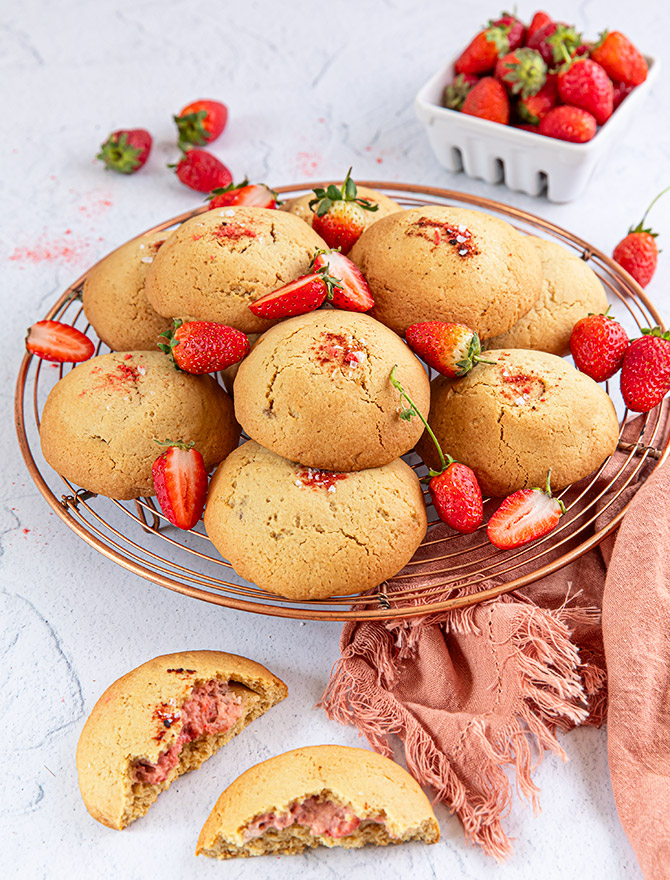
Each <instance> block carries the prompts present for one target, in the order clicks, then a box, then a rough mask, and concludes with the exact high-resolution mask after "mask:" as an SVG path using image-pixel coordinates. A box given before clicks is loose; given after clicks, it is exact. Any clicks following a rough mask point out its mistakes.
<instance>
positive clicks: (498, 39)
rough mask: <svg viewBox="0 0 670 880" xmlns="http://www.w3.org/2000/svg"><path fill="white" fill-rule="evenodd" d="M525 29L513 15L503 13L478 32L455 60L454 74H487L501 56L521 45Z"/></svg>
mask: <svg viewBox="0 0 670 880" xmlns="http://www.w3.org/2000/svg"><path fill="white" fill-rule="evenodd" d="M524 34H525V28H524V26H523V24H522V22H520V21H519V19H518V18H516V17H515V16H514V15H509V13H504V14H503V15H502V16H501V17H500V18H498V19H496V20H495V21H490V22H489V23H488V27H486V28H485V29H484V30H482V31H480V32H479V33H478V34H477V35H476V36H475V37H474V38H473V39H472V40H471V42H470V43H468V45H467V46H466V47H465V49H464V50H463V52H462V53H461V54H460V55H459V57H458V58H457V59H456V62H455V64H454V70H455V71H456V73H475V74H480V73H489V72H491V71H492V70H493V68H494V67H495V65H496V61H497V60H498V58H499V57H500V56H501V55H505V54H506V53H507V52H511V51H514V49H517V48H518V47H519V46H520V45H521V44H522V43H523V37H524Z"/></svg>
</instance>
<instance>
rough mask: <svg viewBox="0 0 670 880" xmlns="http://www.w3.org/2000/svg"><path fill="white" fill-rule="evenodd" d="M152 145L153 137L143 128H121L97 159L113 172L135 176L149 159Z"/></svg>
mask: <svg viewBox="0 0 670 880" xmlns="http://www.w3.org/2000/svg"><path fill="white" fill-rule="evenodd" d="M151 144H152V140H151V135H150V134H149V132H148V131H145V130H144V129H143V128H121V129H119V130H118V131H114V132H112V134H110V136H109V137H108V138H107V140H106V141H105V142H104V144H102V146H101V147H100V152H99V153H98V155H97V156H96V159H100V160H101V161H102V162H104V163H105V168H109V169H110V170H111V171H118V172H119V174H134V173H135V172H136V171H138V170H139V169H140V168H141V167H142V166H143V165H144V163H145V162H146V161H147V159H148V158H149V153H150V152H151Z"/></svg>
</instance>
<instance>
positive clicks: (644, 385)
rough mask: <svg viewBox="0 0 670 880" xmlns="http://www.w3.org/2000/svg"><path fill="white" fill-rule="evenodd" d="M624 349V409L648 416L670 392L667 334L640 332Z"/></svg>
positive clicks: (660, 331)
mask: <svg viewBox="0 0 670 880" xmlns="http://www.w3.org/2000/svg"><path fill="white" fill-rule="evenodd" d="M642 332H643V333H644V336H641V337H640V338H639V339H634V340H633V341H632V342H631V344H630V345H629V346H628V348H627V349H626V354H625V355H624V359H623V365H622V367H621V379H620V382H621V395H622V397H623V401H624V403H625V404H626V406H627V407H628V409H630V410H632V411H633V412H649V410H650V409H653V408H654V407H655V406H657V405H658V404H659V403H660V402H661V401H662V400H663V398H664V397H665V395H666V394H667V393H668V391H670V332H665V333H664V332H663V331H662V330H661V328H660V327H654V329H653V330H648V329H644V330H643V331H642Z"/></svg>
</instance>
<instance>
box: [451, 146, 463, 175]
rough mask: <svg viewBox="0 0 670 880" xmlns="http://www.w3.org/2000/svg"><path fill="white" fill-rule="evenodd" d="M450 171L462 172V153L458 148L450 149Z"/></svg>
mask: <svg viewBox="0 0 670 880" xmlns="http://www.w3.org/2000/svg"><path fill="white" fill-rule="evenodd" d="M451 170H452V171H453V172H454V173H456V172H459V171H462V170H463V153H461V151H460V148H459V147H452V148H451Z"/></svg>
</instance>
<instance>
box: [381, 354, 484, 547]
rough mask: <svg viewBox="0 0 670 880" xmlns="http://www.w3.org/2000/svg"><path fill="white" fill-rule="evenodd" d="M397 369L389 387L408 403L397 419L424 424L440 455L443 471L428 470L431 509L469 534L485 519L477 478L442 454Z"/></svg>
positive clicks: (466, 468) (448, 456) (463, 465)
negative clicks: (402, 382) (416, 419)
mask: <svg viewBox="0 0 670 880" xmlns="http://www.w3.org/2000/svg"><path fill="white" fill-rule="evenodd" d="M397 369H398V365H397V364H396V365H395V366H394V367H393V369H392V370H391V384H392V385H393V387H394V388H396V389H397V390H398V391H399V392H400V400H401V402H402V401H403V400H404V401H406V402H407V407H405V408H404V409H401V411H400V418H401V419H403V420H404V421H406V422H409V421H411V419H412V417H413V416H414V415H417V416H418V417H419V418H420V419H421V421H422V422H423V426H424V428H425V429H426V432H427V433H428V435H429V436H430V438H431V439H432V441H433V443H434V444H435V448H436V449H437V451H438V454H439V456H440V463H441V465H442V469H441V470H439V471H434V470H432V469H429V471H428V491H429V492H430V497H431V499H432V502H433V506H434V507H435V510H436V511H437V515H438V516H439V517H440V519H441V520H442V521H443V522H446V524H447V525H448V526H451V528H452V529H455V530H456V531H457V532H461V534H463V535H469V534H471V533H472V532H474V531H476V530H477V529H478V528H479V526H480V525H481V524H482V522H483V519H484V509H483V503H482V492H481V489H480V487H479V483H478V481H477V477H476V476H475V473H474V471H473V470H472V468H469V467H468V466H467V465H465V464H461V463H460V462H458V461H454V459H453V458H452V457H451V456H450V455H446V456H445V455H444V453H443V452H442V447H441V446H440V444H439V442H438V439H437V437H436V436H435V434H434V433H433V431H432V429H431V427H430V425H429V424H428V422H427V421H426V419H425V417H424V416H423V414H422V413H421V411H420V410H419V409H418V407H417V406H416V404H415V403H414V401H413V400H412V398H411V397H410V396H409V394H407V392H406V391H405V389H404V388H403V386H402V385H401V384H400V382H399V381H398V379H396V375H395V374H396V370H397Z"/></svg>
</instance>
